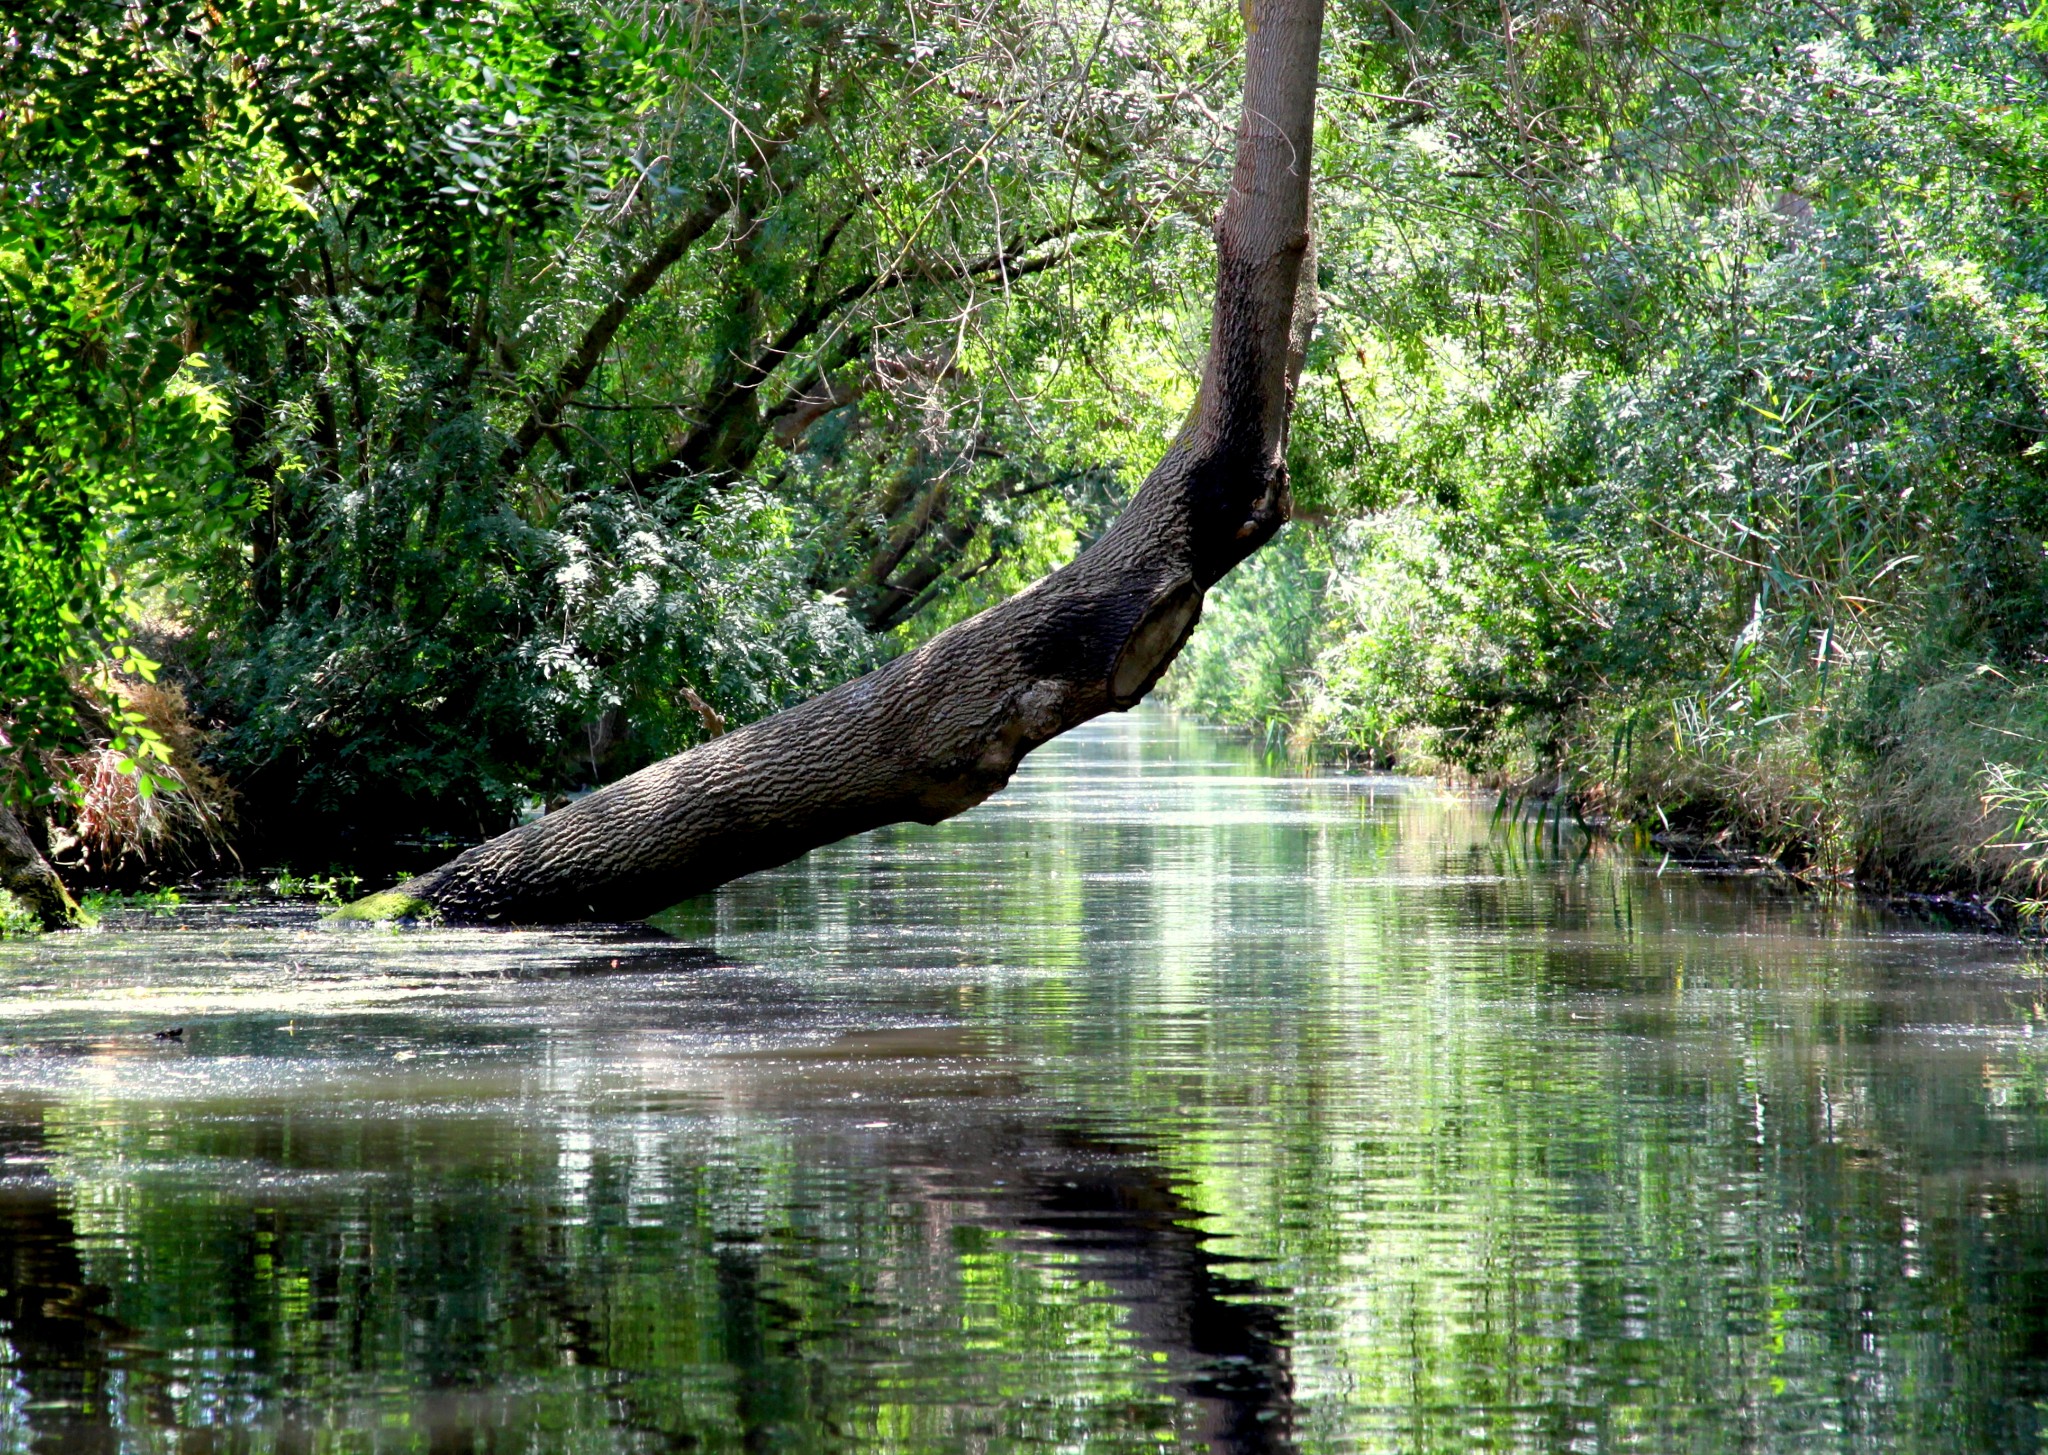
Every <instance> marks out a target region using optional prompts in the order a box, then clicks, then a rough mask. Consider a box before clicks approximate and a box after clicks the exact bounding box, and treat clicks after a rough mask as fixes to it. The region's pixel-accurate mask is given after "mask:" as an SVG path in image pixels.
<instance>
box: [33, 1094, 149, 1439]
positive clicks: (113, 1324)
mask: <svg viewBox="0 0 2048 1455" xmlns="http://www.w3.org/2000/svg"><path fill="white" fill-rule="evenodd" d="M45 1154H46V1148H45V1147H44V1145H43V1139H42V1129H41V1127H40V1125H38V1124H36V1123H32V1122H26V1121H18V1120H0V1167H4V1168H9V1169H14V1170H17V1171H19V1170H22V1169H26V1168H31V1167H34V1166H35V1165H36V1164H38V1163H39V1162H41V1161H42V1160H43V1157H44V1155H45ZM112 1299H113V1290H112V1289H110V1288H108V1287H106V1286H104V1285H101V1284H96V1283H93V1282H91V1281H90V1280H88V1278H87V1277H86V1274H85V1268H84V1264H83V1262H82V1260H81V1259H80V1257H79V1251H78V1231H77V1228H76V1226H75V1224H74V1223H73V1220H72V1217H71V1212H70V1209H69V1207H68V1206H67V1199H66V1198H65V1196H64V1195H63V1194H62V1193H60V1192H59V1191H58V1189H57V1187H56V1186H55V1184H53V1183H50V1182H48V1181H46V1180H43V1179H40V1178H36V1177H34V1176H33V1175H31V1176H18V1177H5V1176H0V1338H4V1340H5V1345H4V1348H5V1350H6V1363H7V1364H8V1365H9V1366H10V1367H11V1368H12V1370H13V1372H14V1374H15V1377H16V1378H17V1379H18V1380H19V1381H20V1388H21V1393H22V1396H23V1399H24V1401H25V1403H26V1405H27V1409H28V1421H29V1426H30V1429H31V1431H32V1436H33V1437H32V1439H31V1440H30V1445H29V1448H30V1449H32V1450H35V1451H37V1452H53V1455H54V1452H59V1451H63V1452H78V1455H96V1452H100V1451H112V1450H117V1449H119V1448H120V1443H121V1441H120V1434H119V1432H118V1430H117V1429H116V1428H115V1423H114V1416H113V1409H112V1392H111V1390H110V1388H109V1385H110V1382H111V1380H112V1378H113V1367H114V1361H113V1356H112V1347H113V1345H114V1344H115V1343H117V1342H118V1341H120V1340H122V1339H124V1338H126V1337H128V1336H129V1335H130V1334H131V1332H132V1331H131V1330H129V1329H128V1328H127V1327H126V1326H124V1325H123V1324H121V1323H120V1322H118V1321H117V1320H115V1319H112V1318H109V1317H108V1316H107V1314H106V1312H105V1309H106V1307H107V1305H108V1304H109V1303H110V1302H111V1301H112Z"/></svg>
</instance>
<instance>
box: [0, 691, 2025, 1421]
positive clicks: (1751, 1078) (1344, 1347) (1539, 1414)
mask: <svg viewBox="0 0 2048 1455" xmlns="http://www.w3.org/2000/svg"><path fill="white" fill-rule="evenodd" d="M1488 807H1489V806H1487V805H1474V804H1471V803H1469V802H1465V801H1462V800H1457V799H1453V798H1447V797H1444V796H1442V795H1439V794H1436V793H1434V792H1433V791H1430V790H1428V789H1426V788H1422V787H1418V786H1416V785H1404V784H1401V783H1398V782H1395V781H1391V780H1368V779H1341V778H1323V779H1304V778H1300V777H1296V776H1290V775H1288V774H1286V773H1284V772H1281V771H1276V770H1275V769H1274V768H1273V767H1272V766H1271V765H1269V764H1266V763H1264V762H1262V761H1261V760H1259V759H1258V758H1256V757H1254V756H1253V755H1251V754H1250V753H1248V752H1247V751H1245V750H1243V749H1241V748H1237V747H1233V746H1231V745H1229V744H1227V743H1224V742H1221V741H1220V740H1218V739H1216V738H1214V737H1212V736H1209V735H1206V734H1204V733H1201V732H1199V731H1196V730H1193V729H1188V728H1184V727H1179V726H1176V725H1174V724H1173V723H1171V722H1170V721H1168V720H1166V719H1164V718H1161V717H1157V716H1146V715H1137V716H1134V717H1133V718H1131V719H1126V720H1120V721H1117V722H1112V723H1105V724H1101V725H1099V726H1098V727H1096V728H1094V729H1091V730H1090V731H1089V732H1088V733H1087V734H1085V735H1082V736H1080V737H1079V739H1078V740H1073V739H1070V740H1067V741H1064V742H1062V743H1060V744H1056V745H1054V746H1053V747H1051V748H1049V749H1047V750H1045V751H1044V752H1043V753H1041V754H1040V755H1038V756H1037V757H1036V758H1034V760H1033V762H1032V764H1031V765H1030V767H1029V769H1028V770H1027V772H1026V774H1025V775H1024V776H1023V777H1022V778H1021V779H1020V781H1019V783H1018V784H1017V785H1016V787H1015V788H1014V789H1013V790H1012V791H1011V792H1009V793H1006V794H1005V795H1003V796H1002V797H1000V798H998V799H997V800H995V801H993V802H991V803H990V804H988V805H985V806H984V807H983V808H982V809H980V810H977V811H976V812H975V813H974V814H972V815H969V816H968V817H967V818H965V819H962V820H959V821H956V822H954V823H951V824H947V825H942V826H940V827H938V828H936V829H904V830H894V831H888V832H885V833H881V834H877V835H871V836H869V837H867V838H865V839H863V840H860V841H856V842H854V843H851V844H848V845H844V846H839V847H836V848H834V849H831V850H827V851H823V852H820V853H818V854H815V855H812V856H811V857H810V858H809V859H807V860H805V861H804V862H803V863H801V864H799V865H795V866H792V867H790V868H789V869H786V870H783V871H779V872H777V873H775V874H772V875H766V876H761V877H759V878H756V879H754V880H750V881H748V882H746V883H744V884H740V885H735V886H732V887H731V888H730V889H728V890H727V891H726V892H724V893H723V894H721V895H720V896H718V897H717V898H716V899H715V900H707V901H704V902H700V903H696V904H692V905H687V906H683V907H681V908H680V909H679V910H678V911H677V912H676V913H675V914H674V915H673V916H671V917H669V918H668V920H667V921H666V923H665V927H666V929H667V931H668V932H669V933H670V934H671V935H673V936H674V937H675V938H656V937H650V936H648V935H646V934H644V933H641V932H632V931H590V932H578V933H554V932H550V933H547V934H522V933H517V932H509V933H471V932H466V931H465V932H456V931H435V932H424V933H386V932H376V933H360V934H332V933H326V932H322V931H319V930H317V929H314V928H312V927H311V926H310V925H309V924H308V923H307V922H306V921H305V920H304V919H303V918H298V919H294V918H293V917H291V916H288V915H287V916H275V915H273V916H268V917H266V918H265V919H264V920H263V921H261V922H258V923H251V924H246V925H242V924H238V923H237V920H236V915H235V914H234V913H232V912H226V911H206V912H204V913H200V914H193V915H189V916H186V917H185V918H184V920H183V921H178V920H169V921H162V922H154V923H151V924H148V925H138V926H131V927H125V928H121V929H118V930H116V931H113V932H109V933H106V934H102V935H97V936H89V937H77V938H73V939H70V940H67V941H65V942H61V943H57V944H43V945H38V946H34V947H25V946H18V945H9V946H0V1157H4V1159H5V1160H4V1161H0V1364H4V1368H0V1451H15V1450H29V1449H37V1450H41V1449H86V1450H97V1449H117V1448H118V1449H155V1448H166V1447H170V1448H179V1449H202V1448H205V1449H212V1448H223V1449H225V1448H234V1449H247V1450H273V1449H281V1450H294V1449H307V1450H312V1449H336V1448H340V1449H349V1450H378V1451H382V1450H393V1451H396V1450H408V1451H409V1450H464V1451H468V1450H473V1449H485V1448H488V1449H491V1450H502V1451H508V1452H511V1451H526V1450H533V1451H540V1450H549V1451H553V1450H573V1451H584V1450H589V1451H607V1452H609V1451H641V1450H654V1449H661V1450H671V1449H673V1450H683V1449H689V1450H737V1449H774V1450H778V1451H780V1450H795V1451H806V1450H820V1451H822V1450H844V1449H881V1450H901V1451H938V1450H948V1451H951V1450H962V1451H967V1450H973V1451H1008V1450H1019V1451H1021V1450H1040V1449H1051V1448H1059V1449H1084V1450H1158V1449H1161V1448H1182V1449H1192V1450H1205V1449H1206V1450H1218V1451H1273V1450H1289V1449H1299V1450H1303V1451H1324V1450H1353V1449H1359V1450H1415V1451H1435V1450H1445V1451H1449V1450H1461V1451H1462V1450H1470V1449H1504V1450H1532V1451H1533V1450H1545V1451H1549V1450H1557V1451H1564V1450H1631V1449H1641V1450H1658V1451H1664V1450H1702V1451H1706V1450H1715V1451H1718V1450H1734V1449H1762V1450H1808V1449H1814V1448H1827V1449H1842V1450H1872V1451H1875V1450H1930V1451H1932V1450H1941V1451H1949V1450H1953V1451H1964V1450H1969V1451H1979V1450H2006V1449H2014V1450H2017V1449H2031V1448H2034V1447H2035V1446H2036V1445H2037V1444H2038V1443H2039V1440H2040V1436H2041V1429H2042V1420H2041V1413H2040V1412H2041V1409H2042V1407H2043V1404H2042V1402H2043V1401H2044V1400H2048V1183H2044V1178H2043V1172H2044V1170H2048V1155H2044V1153H2048V1136H2044V1133H2048V1060H2044V1058H2043V1057H2042V1055H2041V1054H2040V1051H2041V1049H2042V1048H2043V1047H2044V1045H2048V1010H2044V1004H2043V1003H2044V1001H2048V992H2044V990H2043V987H2042V986H2041V984H2040V982H2039V980H2038V979H2037V978H2036V975H2035V973H2034V969H2033V967H2032V966H2031V965H2030V964H2029V963H2028V962H2027V961H2026V960H2025V959H2024V957H2022V956H2021V955H2020V954H2019V953H2018V952H2017V951H2015V950H2014V949H2013V948H2012V947H2010V946H2008V945H2004V944H2001V943H1999V942H1996V941H1992V940H1986V939H1981V938H1971V937H1965V936H1956V935H1945V934H1941V933H1937V932H1934V931H1931V930H1928V929H1926V928H1923V927H1916V926H1912V925H1906V924H1902V923H1899V922H1895V921H1891V920H1888V919H1885V918H1883V917H1880V916H1875V915H1872V914H1870V913H1868V912H1865V911H1861V910H1857V909H1854V908H1853V907H1842V906H1833V907H1830V906H1827V905H1823V904H1820V903H1817V902H1815V901H1813V900H1810V899H1807V898H1804V897H1802V896H1799V895H1796V894H1789V893H1786V892H1784V891H1782V890H1780V889H1776V888H1773V887H1772V886H1770V885H1768V884H1764V883H1759V882H1756V881H1752V880H1743V879H1729V878H1720V879H1705V878H1701V877H1699V876H1696V875H1691V874H1687V873H1684V872H1681V871H1679V870H1677V869H1674V868H1669V867H1666V868H1665V870H1664V872H1663V873H1661V874H1660V873H1659V868H1660V863H1659V860H1658V859H1656V858H1654V857H1653V858H1651V859H1649V860H1647V861H1645V860H1640V859H1638V858H1635V857H1633V856H1631V855H1628V854H1625V853H1622V852H1619V851H1617V850H1615V849H1612V848H1610V847H1602V846H1594V845H1590V844H1588V843H1587V842H1585V841H1584V839H1583V838H1582V837H1581V836H1577V835H1575V834H1574V833H1573V832H1572V831H1571V830H1570V828H1569V827H1568V826H1565V827H1560V826H1557V825H1555V824H1549V823H1546V824H1544V825H1543V826H1541V827H1540V829H1532V828H1531V827H1530V826H1528V825H1498V824H1495V823H1493V822H1492V821H1491V818H1490V814H1489V812H1488ZM181 922H182V923H189V924H190V925H191V926H192V927H190V928H180V927H179V925H180V923H181ZM172 1025H179V1026H182V1027H184V1031H185V1033H184V1035H183V1037H182V1038H180V1039H179V1040H177V1041H175V1042H171V1041H163V1040H159V1039H158V1038H157V1036H156V1034H155V1033H156V1032H158V1031H160V1030H163V1029H165V1028H167V1027H168V1026H172Z"/></svg>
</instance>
